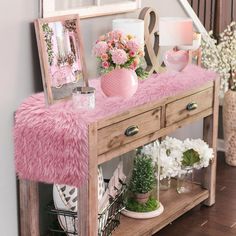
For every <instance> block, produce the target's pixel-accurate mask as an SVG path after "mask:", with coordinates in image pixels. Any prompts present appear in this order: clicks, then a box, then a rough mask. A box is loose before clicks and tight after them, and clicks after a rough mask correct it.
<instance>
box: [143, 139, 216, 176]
mask: <svg viewBox="0 0 236 236" xmlns="http://www.w3.org/2000/svg"><path fill="white" fill-rule="evenodd" d="M141 152H142V153H144V154H146V155H149V156H151V157H152V159H153V162H154V164H155V165H156V166H159V167H160V168H159V170H160V180H162V179H165V178H167V177H168V178H170V177H176V176H178V175H180V174H184V173H185V172H187V171H189V169H201V168H204V167H207V166H208V165H209V164H210V161H211V160H212V159H213V157H214V155H213V149H212V148H210V147H209V145H208V144H207V143H206V142H204V141H203V140H201V139H186V140H184V141H181V140H179V139H176V138H172V137H166V138H165V139H164V140H163V141H162V142H161V143H159V141H155V142H153V143H151V144H148V145H146V146H144V147H142V149H141Z"/></svg>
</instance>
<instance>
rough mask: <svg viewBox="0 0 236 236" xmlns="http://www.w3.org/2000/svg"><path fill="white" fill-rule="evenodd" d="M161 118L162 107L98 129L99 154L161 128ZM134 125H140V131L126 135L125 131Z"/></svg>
mask: <svg viewBox="0 0 236 236" xmlns="http://www.w3.org/2000/svg"><path fill="white" fill-rule="evenodd" d="M160 119H161V112H160V108H156V109H154V110H151V111H147V112H144V113H142V114H140V115H137V116H134V117H131V118H130V119H127V120H124V121H121V122H119V123H114V124H113V125H110V126H107V127H105V128H103V129H100V130H98V154H102V153H105V152H108V151H109V150H111V149H113V148H117V147H119V146H122V145H124V144H126V143H130V142H132V141H134V140H136V139H139V138H140V137H143V136H145V135H148V134H151V133H153V132H154V131H157V130H159V129H160V123H161V121H160ZM133 125H135V126H137V127H138V129H139V131H138V133H137V134H135V135H134V136H126V135H125V131H126V130H127V128H128V127H131V126H133Z"/></svg>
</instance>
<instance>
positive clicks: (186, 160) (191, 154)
mask: <svg viewBox="0 0 236 236" xmlns="http://www.w3.org/2000/svg"><path fill="white" fill-rule="evenodd" d="M199 161H200V157H199V154H198V152H197V151H195V150H194V149H189V150H187V151H185V152H184V153H183V160H182V162H181V163H182V165H183V166H185V167H186V166H193V165H194V164H195V163H197V162H199Z"/></svg>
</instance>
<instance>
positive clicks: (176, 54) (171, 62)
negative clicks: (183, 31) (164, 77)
mask: <svg viewBox="0 0 236 236" xmlns="http://www.w3.org/2000/svg"><path fill="white" fill-rule="evenodd" d="M163 60H164V63H165V65H166V67H167V70H170V71H182V70H183V69H184V68H185V67H186V66H187V65H188V63H189V52H188V51H184V50H174V49H171V50H168V51H166V53H165V54H164V58H163Z"/></svg>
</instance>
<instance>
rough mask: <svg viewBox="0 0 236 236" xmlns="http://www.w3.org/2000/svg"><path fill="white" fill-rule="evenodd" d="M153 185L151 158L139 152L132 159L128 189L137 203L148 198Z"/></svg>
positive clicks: (153, 174)
mask: <svg viewBox="0 0 236 236" xmlns="http://www.w3.org/2000/svg"><path fill="white" fill-rule="evenodd" d="M154 186H155V171H154V166H153V164H152V158H151V157H150V156H148V155H146V154H143V153H140V154H138V155H137V156H136V158H135V159H134V167H133V172H132V176H131V180H130V183H129V190H130V191H131V192H132V193H133V194H134V197H135V200H136V201H137V202H138V203H141V204H144V203H146V202H147V201H148V200H149V197H150V193H151V190H153V188H154Z"/></svg>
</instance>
